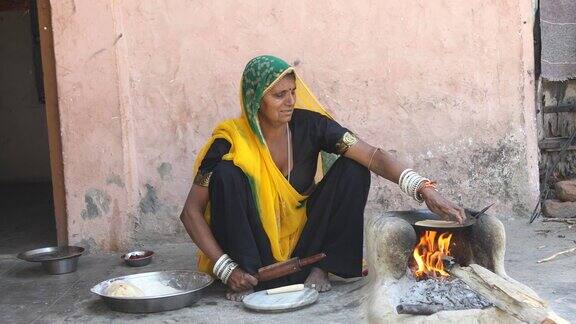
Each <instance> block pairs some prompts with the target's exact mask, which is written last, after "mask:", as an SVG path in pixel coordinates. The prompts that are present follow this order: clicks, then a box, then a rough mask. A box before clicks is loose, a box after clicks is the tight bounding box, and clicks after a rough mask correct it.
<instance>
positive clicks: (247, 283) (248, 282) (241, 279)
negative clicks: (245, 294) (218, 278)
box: [227, 267, 258, 292]
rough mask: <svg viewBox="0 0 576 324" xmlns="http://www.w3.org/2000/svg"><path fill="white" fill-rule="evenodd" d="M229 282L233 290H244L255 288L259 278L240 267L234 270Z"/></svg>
mask: <svg viewBox="0 0 576 324" xmlns="http://www.w3.org/2000/svg"><path fill="white" fill-rule="evenodd" d="M227 284H228V287H230V289H232V290H233V291H235V292H242V291H246V290H253V289H254V286H256V285H257V284H258V279H256V278H254V276H252V275H250V274H249V273H247V272H246V271H244V270H242V269H240V267H238V268H236V269H234V271H232V274H231V275H230V278H228V282H227Z"/></svg>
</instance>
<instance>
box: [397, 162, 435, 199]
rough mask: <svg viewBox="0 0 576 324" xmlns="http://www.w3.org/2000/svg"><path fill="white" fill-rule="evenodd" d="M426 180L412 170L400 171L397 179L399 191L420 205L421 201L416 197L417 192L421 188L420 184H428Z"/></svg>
mask: <svg viewBox="0 0 576 324" xmlns="http://www.w3.org/2000/svg"><path fill="white" fill-rule="evenodd" d="M429 181H430V180H429V179H428V178H424V177H423V176H421V175H419V174H418V173H416V172H415V171H414V170H412V169H406V170H404V171H402V173H401V174H400V177H399V178H398V185H399V186H400V189H401V190H402V191H403V192H404V193H406V194H407V195H408V196H410V197H412V198H414V200H416V201H417V202H419V203H422V202H423V200H422V198H421V197H419V195H418V190H419V189H420V187H421V186H422V184H424V183H426V182H429Z"/></svg>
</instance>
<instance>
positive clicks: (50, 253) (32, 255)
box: [18, 246, 84, 262]
mask: <svg viewBox="0 0 576 324" xmlns="http://www.w3.org/2000/svg"><path fill="white" fill-rule="evenodd" d="M83 252H84V248H83V247H79V246H61V247H57V246H52V247H45V248H41V249H35V250H30V251H26V252H22V253H20V254H18V259H21V260H24V261H30V262H44V261H56V260H63V259H69V258H74V257H77V256H80V255H82V253H83Z"/></svg>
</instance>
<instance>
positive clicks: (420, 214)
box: [395, 205, 492, 232]
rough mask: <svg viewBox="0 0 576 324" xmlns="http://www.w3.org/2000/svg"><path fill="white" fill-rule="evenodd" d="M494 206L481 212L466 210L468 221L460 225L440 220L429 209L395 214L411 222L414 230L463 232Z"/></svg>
mask: <svg viewBox="0 0 576 324" xmlns="http://www.w3.org/2000/svg"><path fill="white" fill-rule="evenodd" d="M491 206H492V205H489V206H488V207H485V208H484V209H482V210H481V211H479V212H478V211H474V210H470V209H466V219H465V220H464V223H462V224H460V223H458V222H456V221H445V220H442V219H441V218H440V216H438V215H436V214H434V213H433V212H431V211H430V210H428V209H418V210H409V211H398V212H395V215H396V216H397V217H400V218H402V219H404V220H405V221H407V222H409V223H410V224H411V225H412V226H414V228H416V229H421V230H439V231H446V230H449V231H453V232H454V231H461V230H464V229H466V228H468V227H470V226H472V225H474V224H476V220H477V219H478V217H480V216H482V215H483V214H484V212H486V210H488V208H490V207H491Z"/></svg>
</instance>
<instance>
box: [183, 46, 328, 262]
mask: <svg viewBox="0 0 576 324" xmlns="http://www.w3.org/2000/svg"><path fill="white" fill-rule="evenodd" d="M291 72H294V75H295V77H296V103H295V107H297V108H300V109H306V110H311V111H315V112H318V113H320V114H323V115H325V116H327V117H329V118H332V117H331V116H330V114H329V113H328V112H327V111H326V110H325V109H324V107H322V105H321V104H320V103H319V102H318V100H317V99H316V97H315V96H314V95H313V94H312V92H311V91H310V89H309V88H308V87H307V86H306V84H305V83H304V82H303V81H302V79H301V78H300V77H299V76H298V75H297V74H296V73H295V71H294V68H293V67H292V66H290V65H289V64H287V63H286V62H284V61H282V60H281V59H279V58H276V57H274V56H259V57H256V58H254V59H252V60H251V61H250V62H249V63H248V64H247V65H246V68H245V70H244V73H243V76H242V80H241V86H240V104H241V107H242V116H241V117H240V118H237V119H231V120H227V121H224V122H222V123H220V124H219V125H218V126H217V127H216V129H215V130H214V131H213V133H212V137H211V138H210V139H209V140H208V142H207V143H206V144H205V145H204V147H203V148H202V150H201V151H200V153H199V154H198V157H197V158H196V162H195V164H194V173H197V172H198V168H199V166H200V163H201V162H202V160H203V159H204V156H205V155H206V152H207V151H208V149H209V148H210V146H211V145H212V143H213V142H214V140H216V139H218V138H222V139H225V140H227V141H228V142H229V143H230V144H231V147H230V151H229V152H228V153H227V154H225V155H224V156H223V157H222V159H223V160H228V161H232V162H233V163H234V165H236V166H237V167H239V168H240V169H241V170H242V171H243V172H244V174H245V175H246V176H247V178H248V180H249V183H250V187H251V190H252V195H253V197H254V201H255V203H256V208H257V210H258V213H259V216H260V220H261V222H262V225H263V227H264V231H265V232H266V235H267V236H268V239H269V241H270V247H271V250H272V255H273V257H274V259H276V261H285V260H287V259H288V258H290V256H291V255H292V252H293V251H294V248H295V247H296V244H297V242H298V240H299V238H300V234H301V233H302V229H303V228H304V225H305V224H306V219H307V217H306V207H305V200H306V198H307V196H304V195H301V194H300V193H298V192H297V191H296V189H294V188H293V187H292V185H291V184H290V183H289V182H288V180H287V179H286V178H285V177H284V175H283V174H282V173H281V171H280V170H279V169H278V167H277V166H276V164H275V163H274V161H273V160H272V156H271V155H270V151H269V150H268V146H267V145H266V141H265V139H264V137H263V135H262V133H261V130H260V126H259V122H258V110H259V109H260V102H261V100H262V97H263V96H264V94H265V93H266V92H267V91H268V90H269V89H270V88H272V87H273V86H274V84H275V83H276V82H277V81H278V80H280V79H281V78H282V77H284V76H285V75H286V74H288V73H291ZM204 216H205V219H206V221H207V222H208V223H209V222H210V205H208V206H207V208H206V211H205V213H204ZM213 266H214V264H213V262H212V261H211V260H210V259H209V258H208V257H207V256H206V255H205V254H204V253H202V252H201V251H200V252H199V254H198V269H199V270H200V271H203V272H206V273H211V272H212V268H213Z"/></svg>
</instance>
